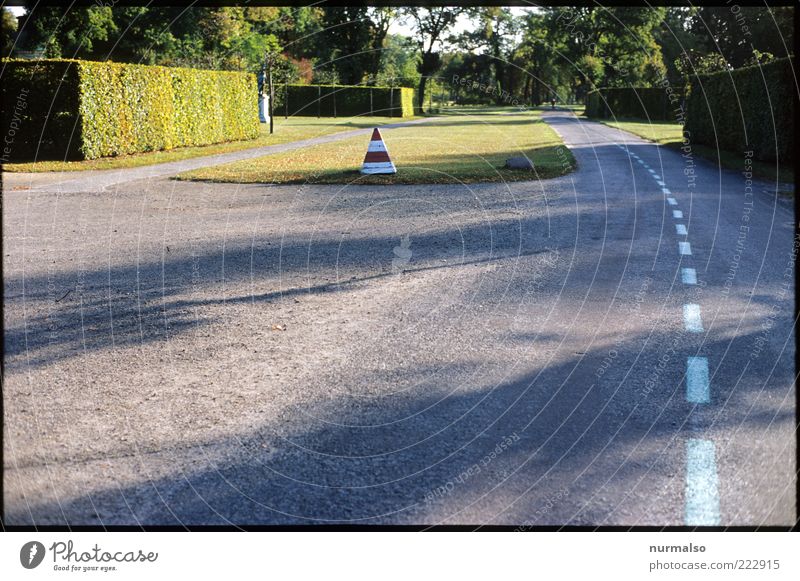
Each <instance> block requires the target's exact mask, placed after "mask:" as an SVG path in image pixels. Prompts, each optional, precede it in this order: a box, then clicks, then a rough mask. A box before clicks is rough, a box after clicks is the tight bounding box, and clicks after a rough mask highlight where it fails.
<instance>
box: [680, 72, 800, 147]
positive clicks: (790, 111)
mask: <svg viewBox="0 0 800 581" xmlns="http://www.w3.org/2000/svg"><path fill="white" fill-rule="evenodd" d="M793 64H794V61H793V59H790V58H785V59H778V60H775V61H773V62H770V63H768V64H765V65H761V66H752V67H746V68H742V69H737V70H734V71H730V72H726V71H723V72H719V73H713V74H709V75H697V76H695V77H694V78H692V80H691V83H690V87H689V95H688V97H687V100H686V109H687V110H686V126H685V129H686V131H687V132H688V134H689V137H690V139H691V140H692V142H695V143H700V144H705V145H708V146H711V147H714V148H718V149H724V150H730V151H737V152H738V151H741V152H744V151H751V150H752V151H753V157H754V158H755V159H759V160H764V161H774V160H776V159H777V160H779V161H791V160H792V159H793V157H794V115H795V111H794V98H795V96H796V94H797V85H796V84H795V80H794V76H793V74H792V67H793Z"/></svg>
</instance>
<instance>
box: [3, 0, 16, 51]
mask: <svg viewBox="0 0 800 581" xmlns="http://www.w3.org/2000/svg"><path fill="white" fill-rule="evenodd" d="M2 10H3V20H2V23H0V34H2V35H3V47H2V51H3V52H2V56H3V57H8V56H10V55H11V49H12V48H13V47H14V33H16V32H17V18H16V17H15V16H14V14H12V12H11V10H8V9H7V8H3V9H2Z"/></svg>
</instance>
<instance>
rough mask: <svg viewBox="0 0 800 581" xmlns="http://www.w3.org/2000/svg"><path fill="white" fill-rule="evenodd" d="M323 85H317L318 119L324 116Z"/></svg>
mask: <svg viewBox="0 0 800 581" xmlns="http://www.w3.org/2000/svg"><path fill="white" fill-rule="evenodd" d="M321 107H322V85H317V119H319V118H320V117H322V113H321V110H322V109H321Z"/></svg>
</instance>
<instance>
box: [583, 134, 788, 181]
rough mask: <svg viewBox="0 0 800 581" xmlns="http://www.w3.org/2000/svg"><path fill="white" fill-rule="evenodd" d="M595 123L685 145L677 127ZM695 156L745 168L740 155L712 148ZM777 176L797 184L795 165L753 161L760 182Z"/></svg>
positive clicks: (695, 147)
mask: <svg viewBox="0 0 800 581" xmlns="http://www.w3.org/2000/svg"><path fill="white" fill-rule="evenodd" d="M593 121H600V122H601V123H604V124H606V125H608V126H610V127H617V128H618V129H622V130H623V131H627V132H629V133H633V134H634V135H638V136H639V137H644V138H645V139H647V140H649V141H654V142H656V143H660V144H661V145H665V146H667V147H670V148H672V149H680V147H681V145H682V140H683V128H682V127H681V125H679V124H677V123H654V122H650V121H645V120H643V119H618V120H617V121H606V120H602V119H593ZM692 152H693V153H694V154H695V155H697V156H698V157H702V158H704V159H707V160H709V161H711V162H713V163H719V164H720V165H721V166H722V167H725V168H728V169H732V170H739V171H742V170H743V167H744V161H743V159H742V154H741V153H734V152H732V151H724V150H720V151H717V150H716V149H714V148H713V147H709V146H707V145H699V144H696V143H693V144H692ZM776 172H778V177H779V180H778V181H780V182H783V183H789V184H793V183H794V167H793V166H792V164H782V165H781V166H780V167H776V164H775V163H768V162H763V161H753V173H754V174H755V175H757V176H759V177H761V178H765V179H769V180H774V179H775V174H776Z"/></svg>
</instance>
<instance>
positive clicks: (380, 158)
mask: <svg viewBox="0 0 800 581" xmlns="http://www.w3.org/2000/svg"><path fill="white" fill-rule="evenodd" d="M361 173H367V174H376V173H397V168H396V167H394V164H393V163H392V160H391V159H390V158H389V152H388V151H387V149H386V144H385V143H384V142H383V137H381V132H380V131H378V128H377V127H376V128H375V129H374V130H373V132H372V139H371V140H370V142H369V147H368V148H367V155H366V156H365V157H364V165H362V166H361Z"/></svg>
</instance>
